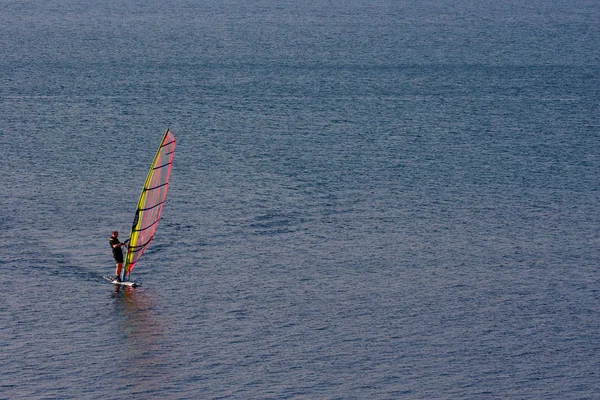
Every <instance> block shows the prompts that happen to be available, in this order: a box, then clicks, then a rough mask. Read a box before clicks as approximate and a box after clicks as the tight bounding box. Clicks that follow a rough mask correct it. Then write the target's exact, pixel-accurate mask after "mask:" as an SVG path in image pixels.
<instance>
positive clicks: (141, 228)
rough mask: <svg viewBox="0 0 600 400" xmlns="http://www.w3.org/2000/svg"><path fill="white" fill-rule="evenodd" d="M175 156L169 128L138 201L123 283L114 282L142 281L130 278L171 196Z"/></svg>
mask: <svg viewBox="0 0 600 400" xmlns="http://www.w3.org/2000/svg"><path fill="white" fill-rule="evenodd" d="M174 155H175V135H174V134H173V132H171V130H169V129H167V131H166V132H165V134H164V135H163V138H162V140H161V142H160V146H159V147H158V150H157V151H156V155H155V156H154V160H153V161H152V165H151V166H150V170H149V171H148V175H147V176H146V182H145V183H144V187H143V188H142V192H141V194H140V198H139V200H138V204H137V208H136V210H135V216H134V218H133V224H132V226H131V233H130V235H129V243H128V245H127V255H126V256H125V264H124V265H123V269H122V270H121V276H120V278H121V282H119V281H118V280H116V279H112V280H111V283H113V284H116V285H127V286H133V287H135V286H138V285H139V283H137V282H131V281H130V280H129V274H130V273H131V270H132V269H133V268H134V267H135V265H136V263H137V262H138V260H139V259H140V257H141V256H142V254H144V251H145V250H146V248H147V247H148V245H150V243H151V242H152V239H154V233H155V232H156V228H157V226H158V222H159V221H160V216H161V214H162V209H163V205H164V203H165V199H166V197H167V189H168V188H169V177H170V175H171V166H172V165H173V157H174Z"/></svg>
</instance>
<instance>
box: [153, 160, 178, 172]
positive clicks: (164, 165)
mask: <svg viewBox="0 0 600 400" xmlns="http://www.w3.org/2000/svg"><path fill="white" fill-rule="evenodd" d="M171 164H173V161H171V162H168V163H166V164H163V165H159V166H158V167H154V168H152V169H153V170H155V171H156V170H157V169H161V168H163V167H166V166H169V165H171Z"/></svg>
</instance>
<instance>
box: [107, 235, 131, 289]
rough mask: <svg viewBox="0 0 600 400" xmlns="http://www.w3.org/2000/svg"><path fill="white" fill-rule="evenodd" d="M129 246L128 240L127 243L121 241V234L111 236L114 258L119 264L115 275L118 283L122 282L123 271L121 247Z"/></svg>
mask: <svg viewBox="0 0 600 400" xmlns="http://www.w3.org/2000/svg"><path fill="white" fill-rule="evenodd" d="M123 246H127V240H126V241H125V243H121V242H120V241H119V232H118V231H114V232H113V233H112V235H111V236H110V247H111V248H112V253H113V257H114V258H115V262H116V263H117V266H116V269H115V275H116V278H115V279H116V280H117V282H121V270H122V269H123V250H122V249H121V247H123Z"/></svg>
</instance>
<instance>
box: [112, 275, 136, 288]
mask: <svg viewBox="0 0 600 400" xmlns="http://www.w3.org/2000/svg"><path fill="white" fill-rule="evenodd" d="M103 278H104V279H106V280H107V281H109V282H110V283H112V284H114V285H117V286H119V285H120V286H130V287H138V286H140V285H141V283H139V282H133V281H124V282H123V281H118V280H117V278H115V277H114V276H107V275H104V276H103Z"/></svg>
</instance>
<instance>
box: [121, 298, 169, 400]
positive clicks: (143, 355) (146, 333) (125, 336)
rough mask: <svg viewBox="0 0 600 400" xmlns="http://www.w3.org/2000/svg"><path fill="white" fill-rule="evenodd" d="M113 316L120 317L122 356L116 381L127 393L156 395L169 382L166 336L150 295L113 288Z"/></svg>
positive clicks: (163, 325)
mask: <svg viewBox="0 0 600 400" xmlns="http://www.w3.org/2000/svg"><path fill="white" fill-rule="evenodd" d="M111 297H112V298H113V299H114V307H115V314H116V315H118V316H122V318H121V321H122V324H121V327H122V335H121V338H122V340H121V341H120V343H119V345H120V346H121V351H122V353H121V354H123V358H122V362H123V366H122V371H121V374H120V376H119V381H120V383H121V384H122V385H124V389H126V391H129V392H130V393H136V394H145V395H146V396H145V397H148V396H150V395H158V394H159V393H160V391H162V390H163V389H165V388H166V386H167V385H168V383H169V382H170V381H172V379H171V373H170V371H169V366H170V364H171V363H170V362H169V359H168V352H167V350H166V349H167V348H168V346H167V345H166V342H165V341H166V336H165V324H164V323H163V321H162V320H161V318H160V316H159V314H158V312H157V310H156V307H155V301H154V299H153V297H152V294H151V293H149V292H146V291H144V290H143V289H140V288H136V289H134V288H131V287H126V286H116V287H115V289H114V292H113V293H112V295H111Z"/></svg>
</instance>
